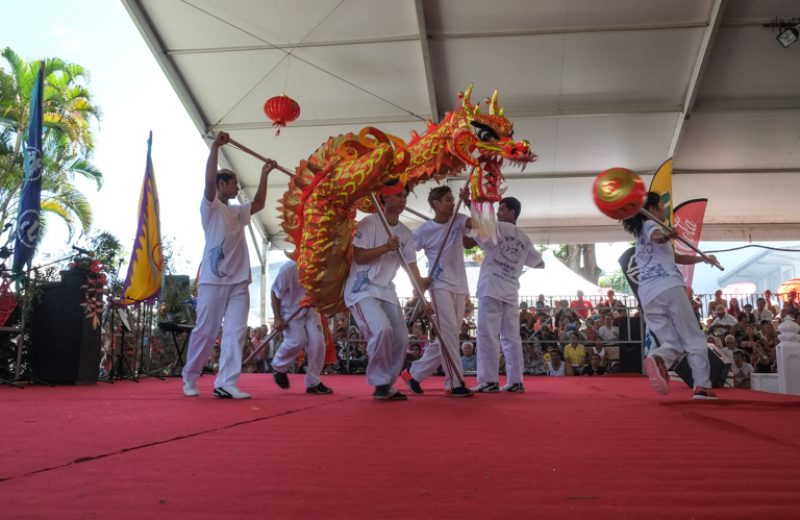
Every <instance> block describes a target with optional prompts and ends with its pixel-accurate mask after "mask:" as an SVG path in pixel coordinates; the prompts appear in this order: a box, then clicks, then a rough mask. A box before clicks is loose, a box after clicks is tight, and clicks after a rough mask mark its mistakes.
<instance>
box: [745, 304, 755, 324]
mask: <svg viewBox="0 0 800 520" xmlns="http://www.w3.org/2000/svg"><path fill="white" fill-rule="evenodd" d="M742 309H743V310H742V312H743V313H744V314H745V315H746V316H747V321H748V322H750V323H757V322H756V317H755V315H754V314H753V304H752V303H745V304H744V307H742Z"/></svg>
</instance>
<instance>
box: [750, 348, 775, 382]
mask: <svg viewBox="0 0 800 520" xmlns="http://www.w3.org/2000/svg"><path fill="white" fill-rule="evenodd" d="M750 364H751V365H753V369H754V371H755V372H756V373H759V374H770V373H773V372H775V349H774V348H772V347H767V346H764V345H762V344H761V342H760V341H756V342H753V356H752V357H751V361H750Z"/></svg>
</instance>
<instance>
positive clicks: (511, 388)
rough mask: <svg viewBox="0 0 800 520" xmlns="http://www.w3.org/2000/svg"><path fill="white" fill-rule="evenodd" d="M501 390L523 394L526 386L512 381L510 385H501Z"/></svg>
mask: <svg viewBox="0 0 800 520" xmlns="http://www.w3.org/2000/svg"><path fill="white" fill-rule="evenodd" d="M500 391H501V392H511V393H514V394H521V393H522V392H524V391H525V387H524V386H522V383H512V384H510V385H503V386H501V387H500Z"/></svg>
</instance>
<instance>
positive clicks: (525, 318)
mask: <svg viewBox="0 0 800 520" xmlns="http://www.w3.org/2000/svg"><path fill="white" fill-rule="evenodd" d="M531 318H532V316H531V311H530V310H528V302H520V303H519V324H520V325H526V326H527V325H528V323H529V322H530V321H531Z"/></svg>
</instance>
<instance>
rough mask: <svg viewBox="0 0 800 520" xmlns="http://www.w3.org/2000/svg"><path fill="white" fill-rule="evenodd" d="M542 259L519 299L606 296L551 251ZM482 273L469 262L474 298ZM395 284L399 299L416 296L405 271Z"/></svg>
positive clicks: (525, 280) (422, 263)
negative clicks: (577, 294) (581, 292)
mask: <svg viewBox="0 0 800 520" xmlns="http://www.w3.org/2000/svg"><path fill="white" fill-rule="evenodd" d="M542 257H543V259H544V262H545V268H544V269H528V270H526V271H525V272H524V273H523V274H522V276H521V277H520V279H519V284H520V289H519V294H520V299H524V300H532V299H535V298H536V296H537V295H539V294H544V295H546V296H548V297H549V296H564V297H565V298H573V297H574V296H575V294H576V293H577V292H578V291H583V293H584V294H585V295H586V296H587V297H589V296H599V295H603V296H605V292H606V291H607V289H603V288H602V287H600V286H598V285H595V284H593V283H592V282H590V281H588V280H586V279H585V278H583V277H582V276H580V275H579V274H577V273H575V272H573V271H572V270H570V268H569V267H567V266H566V265H564V263H563V262H562V261H561V260H559V259H558V258H556V256H555V255H554V254H553V252H552V251H550V250H546V251H544V252H543V253H542ZM418 265H419V266H420V271H421V272H422V273H425V272H426V271H427V267H426V264H425V261H424V260H422V261H420V263H419V264H418ZM479 273H480V265H479V264H477V263H476V262H471V261H468V262H467V282H468V284H469V294H470V295H471V296H475V293H476V291H477V288H478V274H479ZM394 284H395V287H396V288H397V295H398V296H399V297H400V298H411V297H412V296H413V294H414V288H413V287H412V286H411V282H410V281H409V280H408V276H407V275H406V274H405V272H402V270H401V271H400V272H398V273H397V276H396V277H395V279H394ZM549 303H550V302H549V301H548V304H549Z"/></svg>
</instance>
